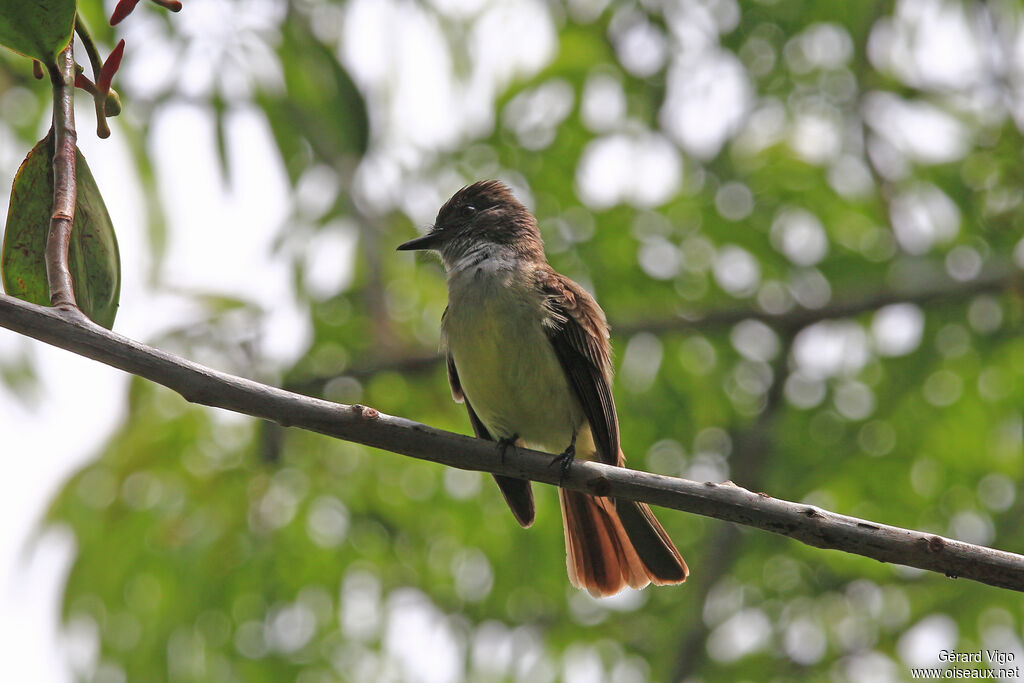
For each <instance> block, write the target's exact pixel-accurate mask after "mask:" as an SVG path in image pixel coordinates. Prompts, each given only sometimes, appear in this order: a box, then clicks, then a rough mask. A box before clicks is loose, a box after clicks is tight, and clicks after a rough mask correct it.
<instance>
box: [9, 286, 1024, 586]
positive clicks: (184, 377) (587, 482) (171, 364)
mask: <svg viewBox="0 0 1024 683" xmlns="http://www.w3.org/2000/svg"><path fill="white" fill-rule="evenodd" d="M76 313H77V311H68V312H66V311H62V310H59V309H53V308H45V307H41V306H35V305H33V304H29V303H26V302H24V301H21V300H19V299H15V298H13V297H9V296H4V295H0V327H6V328H8V329H10V330H13V331H15V332H18V333H20V334H24V335H26V336H29V337H33V338H35V339H38V340H39V341H43V342H46V343H48V344H52V345H53V346H57V347H60V348H63V349H66V350H68V351H71V352H73V353H76V354H79V355H81V356H85V357H87V358H91V359H93V360H97V361H100V362H102V363H105V364H107V365H110V366H112V367H115V368H118V369H120V370H124V371H125V372H129V373H132V374H134V375H138V376H140V377H143V378H145V379H148V380H150V381H153V382H156V383H158V384H161V385H163V386H166V387H168V388H170V389H173V390H174V391H176V392H178V393H179V394H181V395H182V396H184V397H185V398H186V399H187V400H189V401H191V402H193V403H199V404H203V405H207V406H213V407H217V408H223V409H226V410H232V411H235V412H238V413H244V414H246V415H251V416H254V417H259V418H263V419H266V420H271V421H273V422H278V423H280V424H282V425H285V426H293V427H300V428H302V429H307V430H310V431H314V432H318V433H320V434H325V435H328V436H332V437H335V438H339V439H343V440H346V441H353V442H356V443H361V444H364V445H366V446H372V447H375V448H380V449H383V450H387V451H392V452H394V453H399V454H402V455H407V456H411V457H414V458H419V459H421V460H429V461H432V462H437V463H440V464H443V465H448V466H451V467H458V468H461V469H467V470H478V471H484V472H493V473H497V474H504V475H508V476H513V477H519V478H523V479H531V480H533V481H538V482H543V483H546V484H552V485H558V484H559V479H560V476H561V472H560V468H557V467H552V466H551V464H552V456H551V455H550V454H547V453H540V452H538V451H532V450H527V449H519V448H509V449H508V452H507V453H506V454H505V455H504V457H502V456H501V454H499V451H498V449H497V448H495V447H494V443H493V442H489V441H482V440H479V439H474V438H471V437H468V436H463V435H460V434H454V433H452V432H446V431H443V430H440V429H434V428H433V427H429V426H427V425H424V424H420V423H418V422H413V421H412V420H407V419H405V418H401V417H393V416H391V415H385V414H383V413H380V412H378V411H376V410H374V409H373V408H369V407H366V406H361V405H342V404H337V403H331V402H329V401H324V400H321V399H316V398H310V397H308V396H303V395H301V394H295V393H292V392H289V391H285V390H283V389H278V388H276V387H271V386H267V385H265V384H260V383H258V382H253V381H251V380H248V379H244V378H241V377H236V376H234V375H229V374H227V373H223V372H218V371H217V370H213V369H210V368H207V367H204V366H202V365H199V364H198V363H193V362H192V361H189V360H186V359H183V358H180V357H177V356H174V355H173V354H169V353H166V352H164V351H160V350H159V349H155V348H152V347H149V346H146V345H144V344H140V343H139V342H136V341H133V340H131V339H128V338H126V337H123V336H121V335H119V334H117V333H114V332H110V331H108V330H106V329H104V328H102V327H99V326H98V325H96V324H94V323H92V322H91V321H89V320H88V319H86V318H84V316H81V315H76ZM562 486H564V487H566V488H570V489H575V490H577V491H584V492H587V493H591V494H595V495H601V496H613V497H617V498H629V499H633V500H643V501H647V502H648V503H652V504H654V505H660V506H662V507H668V508H673V509H676V510H682V511H684V512H692V513H696V514H699V515H704V516H707V517H714V518H717V519H722V520H725V521H729V522H734V523H736V524H742V525H744V526H749V527H754V528H757V529H762V530H764V531H770V532H772V533H776V534H780V535H783V536H788V537H790V538H793V539H796V540H798V541H800V542H802V543H806V544H807V545H811V546H815V547H818V548H830V549H835V550H842V551H844V552H848V553H855V554H858V555H863V556H865V557H870V558H873V559H876V560H879V561H882V562H891V563H896V564H903V565H908V566H911V567H918V568H920V569H926V570H929V571H934V572H938V573H941V574H945V575H947V576H950V577H961V578H966V579H972V580H974V581H980V582H982V583H987V584H990V585H992V586H997V587H1000V588H1009V589H1012V590H1017V591H1024V556H1021V555H1017V554H1014V553H1009V552H1005V551H1001V550H995V549H992V548H985V547H982V546H977V545H972V544H970V543H964V542H961V541H956V540H953V539H949V538H944V537H942V536H937V535H935V534H929V533H923V532H920V531H913V530H910V529H902V528H899V527H894V526H889V525H886V524H879V523H876V522H871V521H867V520H863V519H857V518H855V517H848V516H846V515H840V514H836V513H834V512H829V511H827V510H822V509H820V508H817V507H814V506H810V505H805V504H801V503H793V502H788V501H784V500H779V499H777V498H772V497H771V496H768V495H766V494H763V493H754V492H752V491H748V490H747V489H744V488H741V487H739V486H735V485H733V484H731V483H725V484H716V483H712V482H706V483H701V482H695V481H689V480H686V479H679V478H675V477H666V476H661V475H657V474H650V473H647V472H639V471H636V470H630V469H626V468H619V467H611V466H608V465H602V464H599V463H590V462H579V461H577V462H575V463H573V465H572V467H571V468H570V470H569V473H568V475H567V476H566V477H565V479H564V481H563V482H562Z"/></svg>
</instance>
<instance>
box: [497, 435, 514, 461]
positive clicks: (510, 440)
mask: <svg viewBox="0 0 1024 683" xmlns="http://www.w3.org/2000/svg"><path fill="white" fill-rule="evenodd" d="M518 440H519V435H518V434H513V435H512V436H503V437H502V438H500V439H498V457H499V458H501V464H502V465H504V464H505V453H506V452H508V449H509V447H510V446H515V445H516V441H518Z"/></svg>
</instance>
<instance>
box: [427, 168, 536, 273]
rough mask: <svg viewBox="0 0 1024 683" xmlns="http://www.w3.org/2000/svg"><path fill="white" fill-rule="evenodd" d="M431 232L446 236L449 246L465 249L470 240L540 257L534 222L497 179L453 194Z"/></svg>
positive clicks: (510, 192) (442, 208)
mask: <svg viewBox="0 0 1024 683" xmlns="http://www.w3.org/2000/svg"><path fill="white" fill-rule="evenodd" d="M433 232H435V233H438V234H439V235H444V234H447V236H448V237H449V239H450V240H451V242H452V243H453V244H452V246H456V245H457V246H458V247H465V246H466V245H465V240H467V239H469V240H473V241H476V242H488V243H491V244H496V245H503V246H508V247H511V248H513V249H515V250H516V251H519V252H521V253H523V255H529V256H534V257H535V256H536V255H537V254H538V253H539V254H540V255H541V258H543V249H542V243H541V238H540V232H539V231H538V230H537V221H536V219H534V217H533V215H532V214H531V213H530V212H529V211H527V209H526V207H525V206H523V205H522V204H520V203H519V200H517V199H516V198H515V196H513V194H512V191H511V190H510V189H509V188H508V186H507V185H505V184H504V183H502V182H501V181H498V180H482V181H480V182H478V183H473V184H472V185H467V186H466V187H464V188H462V189H461V190H459V191H458V192H456V193H455V194H454V195H453V196H452V198H451V199H449V200H448V201H447V202H445V204H444V206H442V207H441V210H440V211H438V212H437V221H436V222H435V223H434V229H433ZM459 243H461V244H459Z"/></svg>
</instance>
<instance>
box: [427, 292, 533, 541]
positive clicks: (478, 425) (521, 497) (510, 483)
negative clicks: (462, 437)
mask: <svg viewBox="0 0 1024 683" xmlns="http://www.w3.org/2000/svg"><path fill="white" fill-rule="evenodd" d="M445 312H446V313H447V309H445ZM447 356H448V384H449V385H450V386H451V388H452V398H454V399H455V402H456V403H465V404H466V411H467V412H468V413H469V423H470V424H471V425H473V433H474V434H476V438H478V439H486V440H487V441H494V437H492V436H491V433H490V432H489V431H487V427H485V426H484V423H483V422H481V421H480V418H479V417H477V414H476V411H475V410H473V406H472V405H470V403H469V399H467V398H466V395H465V393H463V391H462V383H461V382H460V381H459V371H458V369H457V368H456V367H455V359H454V358H452V354H450V353H449V354H447ZM493 476H494V481H496V482H497V483H498V488H499V489H501V495H503V496H504V497H505V502H506V503H508V506H509V508H510V509H511V510H512V514H513V515H514V516H515V518H516V521H517V522H519V524H520V525H522V526H523V527H528V526H530V525H531V524H533V520H534V518H535V517H536V516H537V510H536V508H535V507H534V504H533V488H532V487H531V486H530V482H529V481H527V480H524V479H516V478H515V477H506V476H503V475H500V474H495V475H493Z"/></svg>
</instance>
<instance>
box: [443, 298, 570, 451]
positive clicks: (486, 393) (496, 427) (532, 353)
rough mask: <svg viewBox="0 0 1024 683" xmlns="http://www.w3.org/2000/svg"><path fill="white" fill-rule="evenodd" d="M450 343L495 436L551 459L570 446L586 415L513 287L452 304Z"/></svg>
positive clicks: (466, 387)
mask: <svg viewBox="0 0 1024 683" xmlns="http://www.w3.org/2000/svg"><path fill="white" fill-rule="evenodd" d="M445 337H446V341H447V344H448V349H449V351H450V352H451V354H452V357H453V358H454V359H455V367H456V369H457V370H458V373H459V379H460V381H461V383H462V389H463V392H464V393H465V395H466V398H467V400H468V401H469V402H470V404H471V405H472V406H473V410H474V411H475V412H476V414H477V416H478V417H479V418H480V420H481V422H483V424H484V426H486V427H487V430H488V431H489V432H490V433H491V435H492V436H494V437H495V438H508V437H511V436H513V435H518V437H519V441H520V442H521V443H522V444H524V445H526V446H529V447H531V448H536V449H538V450H543V451H547V452H549V453H561V452H562V451H564V450H565V449H566V447H568V446H569V443H570V442H571V441H572V438H573V434H574V433H575V432H578V431H579V430H580V427H581V426H582V424H583V422H584V416H583V410H582V408H581V407H580V403H579V401H578V400H577V399H576V396H575V394H574V393H573V391H572V389H571V387H570V385H569V382H568V380H567V379H566V377H565V373H564V371H563V370H562V367H561V365H560V363H559V361H558V357H557V356H556V355H555V352H554V349H553V348H552V346H551V343H550V342H549V341H548V339H547V336H546V334H545V332H544V329H543V328H542V327H541V325H540V321H539V314H538V311H537V310H536V309H531V307H530V306H529V305H528V304H524V301H523V299H522V297H518V296H516V294H515V292H514V290H513V289H510V288H506V287H495V288H493V289H486V288H485V289H483V291H481V290H474V296H472V297H466V298H463V299H459V298H455V297H453V300H452V301H451V302H450V303H449V309H448V317H447V319H446V321H445ZM578 436H580V435H578ZM584 440H585V441H587V442H589V441H590V439H589V430H588V433H587V435H586V437H585V438H584ZM580 445H583V444H580Z"/></svg>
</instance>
